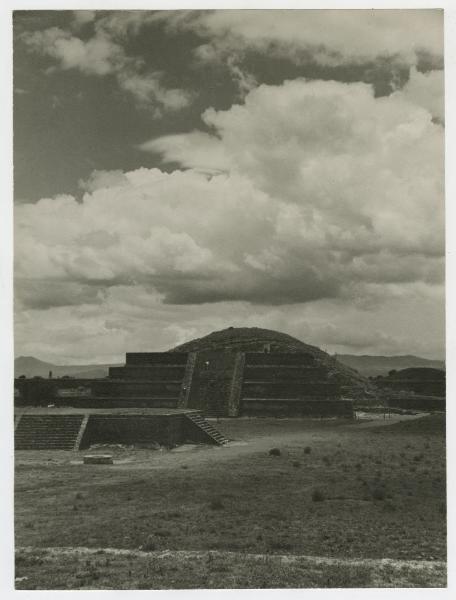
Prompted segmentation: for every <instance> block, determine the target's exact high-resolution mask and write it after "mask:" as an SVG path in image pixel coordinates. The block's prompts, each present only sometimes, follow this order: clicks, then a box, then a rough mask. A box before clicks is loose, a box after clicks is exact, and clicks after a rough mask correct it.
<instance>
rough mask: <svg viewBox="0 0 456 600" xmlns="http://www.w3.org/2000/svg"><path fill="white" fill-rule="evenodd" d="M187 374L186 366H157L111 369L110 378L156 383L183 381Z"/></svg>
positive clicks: (132, 366)
mask: <svg viewBox="0 0 456 600" xmlns="http://www.w3.org/2000/svg"><path fill="white" fill-rule="evenodd" d="M184 374H185V365H155V366H143V365H141V366H139V365H131V366H126V367H110V368H109V377H112V378H113V379H127V380H128V379H141V380H146V381H150V380H156V381H165V380H170V381H181V380H182V379H183V377H184Z"/></svg>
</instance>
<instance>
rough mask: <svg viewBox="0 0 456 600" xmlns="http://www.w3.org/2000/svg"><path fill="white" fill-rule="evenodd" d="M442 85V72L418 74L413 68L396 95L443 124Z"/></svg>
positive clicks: (443, 103) (443, 92) (443, 93)
mask: <svg viewBox="0 0 456 600" xmlns="http://www.w3.org/2000/svg"><path fill="white" fill-rule="evenodd" d="M444 84H445V81H444V73H443V71H429V72H427V73H420V72H419V71H417V69H416V68H415V67H412V69H411V70H410V77H409V79H408V81H407V83H406V84H405V85H404V87H403V88H402V89H401V90H400V91H397V92H396V94H398V95H402V96H403V97H404V98H406V99H407V100H410V101H411V102H413V103H414V104H417V105H418V106H422V107H423V108H425V109H426V110H428V111H429V112H430V113H431V115H432V116H433V117H434V119H436V120H437V121H439V122H440V123H443V122H444V121H445V90H444Z"/></svg>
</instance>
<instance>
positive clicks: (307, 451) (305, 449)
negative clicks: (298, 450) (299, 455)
mask: <svg viewBox="0 0 456 600" xmlns="http://www.w3.org/2000/svg"><path fill="white" fill-rule="evenodd" d="M311 452H312V448H311V447H310V446H306V447H305V448H304V454H310V453H311Z"/></svg>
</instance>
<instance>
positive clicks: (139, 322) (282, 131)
mask: <svg viewBox="0 0 456 600" xmlns="http://www.w3.org/2000/svg"><path fill="white" fill-rule="evenodd" d="M421 104H422V103H421ZM203 120H204V122H205V124H206V126H207V127H208V128H209V130H210V131H211V132H212V133H204V132H198V131H193V132H190V133H189V134H180V135H176V136H166V137H164V138H158V139H154V140H151V141H149V142H145V143H144V144H143V150H145V151H153V152H159V153H161V154H162V155H163V157H164V158H165V159H166V160H167V161H173V162H177V163H180V165H181V167H182V169H183V170H175V171H173V172H171V173H167V172H164V171H162V170H160V169H145V168H142V169H137V170H135V171H130V172H122V171H114V172H109V171H108V172H106V171H98V172H95V173H93V174H92V176H91V177H90V178H89V180H88V181H87V182H85V183H82V184H81V185H82V187H83V189H84V190H85V193H84V195H83V198H82V201H77V200H76V199H75V198H74V197H72V196H69V195H60V196H56V197H54V198H43V199H41V200H39V201H38V202H37V203H35V204H21V205H18V206H17V208H16V217H15V224H16V236H15V243H16V251H15V258H16V280H17V282H18V288H17V300H18V306H20V307H21V308H22V314H21V319H26V318H28V319H29V321H27V327H28V326H29V325H30V319H32V315H34V314H36V312H37V311H38V310H39V311H41V312H48V311H46V310H45V309H46V307H55V306H57V308H52V310H50V311H49V312H51V313H53V314H54V315H57V314H59V315H60V316H61V317H60V318H61V319H62V321H61V326H62V323H63V322H65V323H67V324H68V323H73V322H76V320H77V317H79V318H84V319H85V318H88V319H89V321H90V319H92V318H93V319H94V323H93V327H94V331H96V332H98V336H99V337H98V338H97V341H96V342H94V343H95V346H96V348H98V351H99V355H100V358H101V356H103V359H105V358H106V357H107V356H108V354H109V353H111V354H112V353H115V352H116V350H115V348H120V347H121V346H122V344H123V345H124V346H123V348H125V344H126V343H127V341H128V340H133V339H135V336H138V343H139V344H141V343H142V341H141V340H144V339H145V338H144V333H139V331H140V330H141V328H144V327H145V322H146V321H147V319H148V318H149V317H148V316H147V315H148V314H149V313H148V311H150V310H151V306H153V311H154V315H156V316H157V315H160V314H161V315H162V316H163V319H165V320H164V322H163V323H165V325H163V323H162V326H161V327H162V330H161V331H162V333H160V335H158V334H156V335H157V336H158V337H157V338H156V339H157V344H155V347H156V348H157V346H158V340H161V342H160V344H162V349H166V347H167V346H166V345H167V344H169V345H170V346H171V345H173V343H172V341H173V340H175V343H177V341H181V338H182V336H181V335H180V329H179V330H177V329H173V328H172V327H171V328H169V327H168V325H169V326H170V325H172V323H173V322H174V323H178V324H179V325H180V326H182V327H183V328H184V330H188V331H194V330H195V331H197V332H198V334H203V333H206V332H207V331H210V330H212V329H214V328H216V326H217V324H218V323H220V326H221V327H223V326H225V325H226V323H227V319H228V318H231V317H232V315H233V302H236V306H237V307H238V308H236V311H235V313H236V319H235V320H237V321H238V324H239V325H242V321H244V323H247V324H252V325H260V326H266V327H271V328H274V327H277V328H278V329H282V330H285V331H289V332H290V333H292V334H295V335H298V337H299V335H301V336H302V337H303V338H304V339H307V341H312V342H313V343H317V344H319V343H322V342H321V340H326V342H325V343H328V347H332V348H333V349H335V350H337V351H343V350H345V351H349V348H350V347H351V348H352V349H358V350H360V349H364V350H366V349H368V348H369V347H370V346H369V344H370V343H371V342H372V340H373V338H374V337H376V333H375V332H377V331H381V330H382V328H383V327H384V324H385V322H386V321H387V320H388V319H389V320H390V321H394V318H395V317H394V315H393V316H392V314H391V311H394V314H395V315H401V318H402V319H403V322H404V323H406V324H407V327H408V330H409V331H410V329H412V330H413V328H414V326H413V325H411V319H412V315H414V314H415V315H416V314H419V308H418V307H419V306H420V302H421V308H422V307H423V305H425V306H428V305H429V306H430V304H431V300H429V301H428V300H426V298H427V299H432V302H434V312H435V303H436V302H437V303H441V302H442V300H441V294H442V291H441V290H442V282H443V264H444V247H443V246H444V242H443V232H444V217H443V128H442V127H441V126H440V125H438V124H436V123H435V122H434V121H433V119H432V114H431V112H429V111H428V110H427V109H425V108H423V106H421V105H418V104H416V103H414V102H412V100H411V99H410V98H409V97H407V96H406V95H404V94H399V93H398V94H392V95H391V96H389V97H383V98H376V97H375V96H374V93H373V91H372V89H371V87H370V86H368V85H365V84H342V83H336V82H321V81H312V82H311V81H305V80H295V81H288V82H285V83H284V84H282V85H279V86H265V85H262V86H260V87H258V88H256V89H255V90H252V91H251V92H250V93H249V94H248V95H247V96H246V99H245V103H244V104H243V105H235V106H232V107H231V108H230V109H228V110H225V111H215V110H212V109H210V110H207V111H206V112H205V113H204V114H203ZM433 290H437V291H438V293H437V296H434V297H433V296H432V294H433V293H434V292H433ZM74 298H78V300H79V301H80V306H79V307H76V306H74ZM417 298H421V300H417ZM436 298H437V299H436ZM151 303H152V304H151ZM251 303H254V304H255V307H256V308H255V314H257V315H259V316H258V319H257V320H256V321H255V319H256V317H252V318H248V314H249V311H250V312H251V308H249V304H250V305H251ZM195 304H204V305H205V308H204V313H205V314H207V315H208V317H207V319H206V318H203V317H201V318H199V319H197V320H195V319H194V318H192V317H191V313H192V306H193V305H195ZM328 305H329V306H331V307H332V308H331V310H329V309H328V310H326V309H325V306H328ZM157 307H159V308H157ZM227 307H229V308H227ZM274 307H281V310H279V308H277V309H275V308H274ZM312 307H316V308H312ZM384 307H388V310H389V311H390V312H389V313H388V315H387V312H388V311H386V312H383V313H382V310H384ZM413 307H415V308H413ZM284 308H285V309H286V318H285V317H284V312H283V311H284ZM342 308H343V310H342ZM374 308H375V311H374V310H373V309H374ZM193 310H194V306H193ZM351 310H352V311H353V312H352V313H351V312H350V311H351ZM385 310H386V309H385ZM423 310H424V309H423ZM426 310H427V309H426ZM55 311H58V313H56V312H55ZM312 311H314V312H312ZM428 312H429V315H430V317H429V322H430V323H431V322H432V323H434V324H435V322H436V319H437V321H438V320H439V319H440V317H438V318H437V317H434V318H432V316H431V313H430V311H428ZM218 313H219V316H217V314H218ZM342 313H343V314H344V318H346V319H348V320H349V317H348V316H347V315H350V314H351V315H352V316H351V317H350V318H351V327H352V328H355V329H356V328H358V329H359V328H361V326H362V325H361V324H362V323H363V322H364V327H365V328H366V334H365V336H364V337H363V336H362V335H358V337H356V339H355V338H353V339H351V338H349V337H348V336H345V332H344V331H345V330H344V329H343V324H342V323H334V326H335V327H336V328H337V331H336V330H333V329H331V330H327V329H324V324H325V323H326V324H327V322H328V320H331V321H337V320H338V319H339V320H340V317H339V316H338V315H340V314H342ZM364 313H367V314H368V316H367V317H365V318H364V317H362V316H360V315H362V314H364ZM378 314H383V317H382V319H380V321H379V322H375V319H374V320H373V315H378ZM27 315H28V317H27ZM81 315H84V316H83V317H81ZM106 315H109V317H107V316H106ZM164 315H166V317H165V316H164ZM280 315H282V316H280ZM64 317H65V319H67V320H68V321H65V320H64ZM260 317H261V318H260ZM46 318H47V317H46ZM157 318H158V316H157ZM291 318H293V319H294V320H293V326H292V327H291V326H290V322H291V321H290V320H289V319H291ZM124 319H125V324H124V325H122V323H123V321H124ZM154 319H155V316H154ZM166 319H168V321H167V320H166ZM179 319H181V320H179ZM23 322H24V321H20V322H19V323H23ZM309 322H311V323H312V326H311V327H310V326H309V325H308V323H309ZM166 323H168V325H166ZM300 323H301V324H300ZM233 324H235V323H233ZM66 326H67V325H65V327H66ZM70 326H72V325H70V324H68V327H70ZM21 327H23V331H25V330H26V325H20V324H18V328H19V329H18V330H19V331H21ZM163 327H164V328H165V329H166V332H165V333H163ZM205 327H207V331H204V328H205ZM156 328H158V325H157V323H155V324H150V326H149V325H148V326H147V327H146V329H147V331H148V332H149V333H150V334H152V333H153V332H155V329H156ZM51 329H52V328H51ZM416 329H417V331H418V330H420V331H421V330H423V329H426V324H425V323H420V324H418V325H416ZM434 329H435V327H434ZM57 331H60V330H59V329H56V333H55V335H57ZM24 335H25V334H24ZM59 335H60V334H59ZM154 335H155V333H154ZM429 335H431V333H429ZM173 336H174V337H173ZM319 336H320V342H319V339H318V338H319ZM344 336H345V339H346V342H345V345H344V346H343V347H342V340H343V338H344ZM434 337H435V336H434ZM91 339H92V338H90V339H89V340H88V341H87V342H86V348H87V344H89V342H90V340H91ZM350 339H351V341H350ZM102 340H104V342H103V343H102ZM24 343H25V342H24ZM33 343H35V342H33V340H30V341H29V342H27V344H28V345H27V351H28V352H29V353H33V349H34V346H33ZM36 343H37V344H38V341H36ZM46 343H47V341H46ZM144 343H146V342H144ZM350 344H351V346H350ZM378 344H379V345H380V346H382V345H383V346H382V347H383V348H385V349H387V347H390V349H393V350H394V348H401V349H402V350H403V351H404V350H406V349H407V350H408V351H411V349H413V348H415V351H416V348H418V347H419V346H418V342H416V340H415V339H414V338H411V337H410V335H409V336H408V337H407V333H406V331H405V325H401V322H400V321H397V322H396V321H395V322H394V327H390V328H389V330H388V331H387V332H386V333H385V337H384V338H381V339H379V341H378ZM71 345H72V348H71V349H69V350H68V356H69V357H70V356H73V357H74V356H76V354H75V353H77V351H76V350H75V345H74V342H71ZM136 347H138V346H136ZM149 348H150V346H149ZM35 349H36V347H35ZM43 350H46V348H43ZM49 351H50V347H49V348H47V350H46V352H49ZM385 351H386V350H385Z"/></svg>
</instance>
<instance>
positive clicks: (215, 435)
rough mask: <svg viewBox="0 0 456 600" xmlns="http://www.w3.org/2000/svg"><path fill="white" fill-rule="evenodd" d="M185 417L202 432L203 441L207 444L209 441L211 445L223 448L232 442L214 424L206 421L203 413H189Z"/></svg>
mask: <svg viewBox="0 0 456 600" xmlns="http://www.w3.org/2000/svg"><path fill="white" fill-rule="evenodd" d="M185 416H186V418H187V420H188V421H190V422H191V423H192V424H193V425H194V426H195V427H197V428H198V429H199V430H200V434H201V441H206V442H207V441H208V439H209V441H210V443H212V444H217V445H218V446H223V445H224V444H227V443H228V442H229V441H230V440H229V439H228V438H226V437H225V436H224V435H223V434H222V433H220V431H219V430H218V429H216V428H215V427H214V426H213V425H212V423H209V422H208V421H206V419H205V418H204V417H203V416H202V415H201V413H197V412H195V413H187V414H186V415H185ZM207 438H208V439H207Z"/></svg>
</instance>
